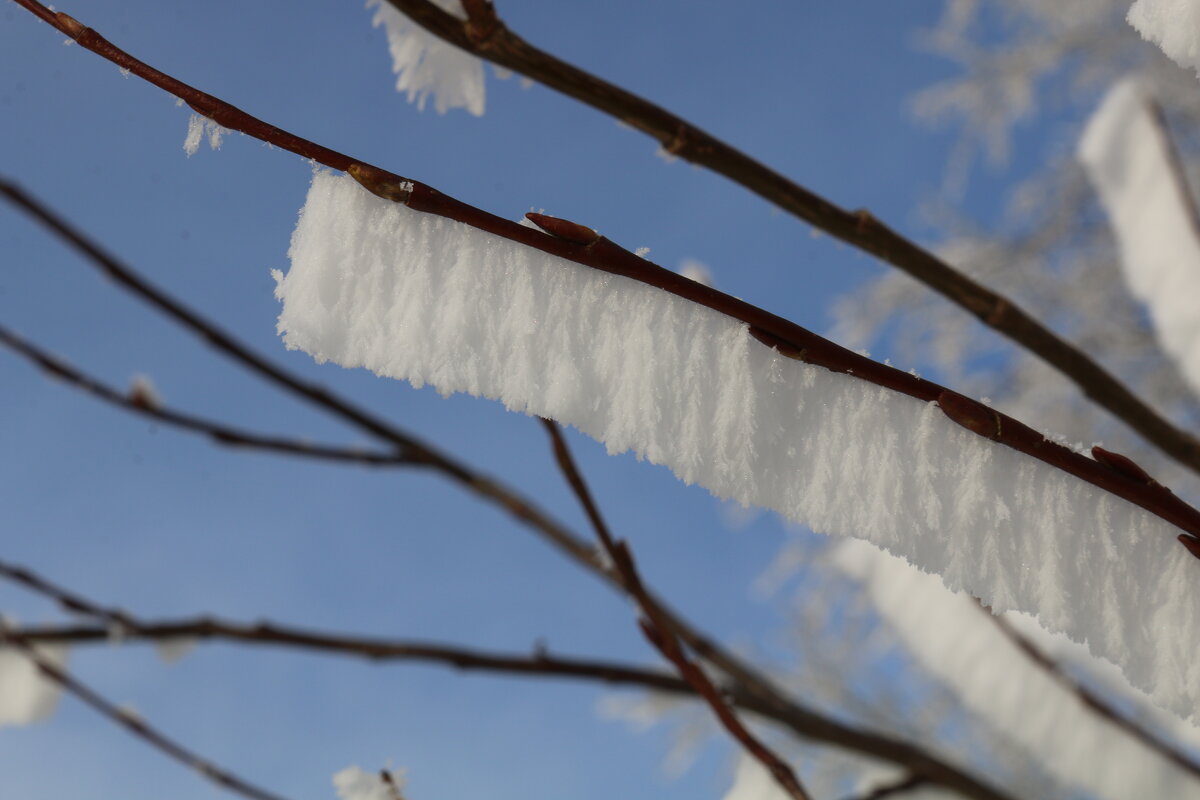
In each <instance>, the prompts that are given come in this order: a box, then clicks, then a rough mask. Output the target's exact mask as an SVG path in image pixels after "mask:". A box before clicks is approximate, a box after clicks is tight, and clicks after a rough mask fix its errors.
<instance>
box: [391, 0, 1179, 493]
mask: <svg viewBox="0 0 1200 800" xmlns="http://www.w3.org/2000/svg"><path fill="white" fill-rule="evenodd" d="M388 2H389V3H391V4H392V5H393V6H395V7H396V9H398V10H399V11H400V12H402V13H404V14H405V15H407V16H408V17H409V18H411V19H412V20H413V21H414V22H416V23H418V24H419V25H421V26H422V27H424V28H425V29H427V30H428V31H429V32H431V33H433V34H435V35H437V36H439V37H441V38H442V39H445V40H446V41H448V42H450V43H451V44H453V45H455V46H457V47H459V48H461V49H463V50H466V51H467V52H469V53H473V54H475V55H477V56H480V57H481V58H486V59H487V60H489V61H491V62H493V63H495V64H498V65H499V66H502V67H504V68H506V69H510V70H513V71H514V72H519V73H520V74H522V75H524V76H526V77H527V78H531V79H533V80H536V81H538V82H539V83H542V84H544V85H546V86H548V87H550V88H551V89H555V90H557V91H559V92H561V93H563V94H565V95H567V96H568V97H572V98H574V99H576V100H579V101H580V102H582V103H585V104H587V105H589V106H591V107H593V108H595V109H597V110H599V111H602V112H604V113H606V114H608V115H609V116H611V117H613V118H615V119H617V120H619V121H621V122H623V123H625V124H627V125H629V126H631V127H633V128H636V129H638V130H640V131H642V132H643V133H645V134H647V135H649V136H651V137H652V138H654V139H656V140H658V142H659V144H661V145H662V147H663V149H664V150H666V151H667V152H668V153H671V154H672V155H675V156H678V157H680V158H683V159H686V160H688V161H691V162H692V163H695V164H699V165H701V166H704V167H707V168H709V169H711V170H712V171H714V172H716V173H717V174H719V175H723V176H725V177H726V178H728V179H730V180H732V181H733V182H734V183H737V184H739V185H741V186H743V187H745V188H746V189H749V190H750V191H752V192H754V193H755V194H757V195H759V196H760V197H762V198H763V199H765V200H767V201H768V202H771V203H773V204H775V205H776V206H778V207H779V208H781V209H783V210H784V211H787V212H789V213H791V214H793V215H794V216H796V217H798V218H800V219H802V220H804V221H806V222H808V223H810V224H812V225H815V226H816V227H818V228H820V229H822V230H824V231H826V232H827V233H829V234H831V235H833V236H835V237H837V238H838V239H841V240H842V241H844V242H847V243H848V244H851V245H853V246H855V247H857V248H859V249H861V250H863V251H865V252H867V253H870V254H871V255H873V256H875V257H876V258H878V259H880V260H881V261H884V262H886V263H888V264H891V265H892V266H894V267H897V268H898V269H901V270H903V271H904V272H906V273H908V274H909V275H911V276H912V277H913V278H916V279H917V280H919V281H921V282H922V283H924V284H925V285H926V286H928V287H929V288H931V289H933V290H934V291H936V292H938V293H939V294H941V295H942V296H943V297H945V298H946V299H947V300H949V301H950V302H952V303H955V304H957V305H958V306H960V307H961V308H963V309H964V310H966V311H967V312H968V313H970V314H971V315H973V316H975V317H976V318H977V319H979V320H980V321H981V322H982V323H983V324H985V325H987V326H988V327H990V328H992V329H993V330H995V331H997V332H999V333H1001V334H1003V335H1005V336H1007V337H1008V338H1009V339H1011V340H1012V341H1014V342H1016V343H1017V344H1018V345H1020V346H1022V347H1024V348H1025V349H1027V350H1029V351H1030V352H1031V353H1033V354H1035V355H1037V356H1039V357H1040V358H1042V359H1043V360H1044V361H1046V362H1047V363H1048V364H1050V365H1051V366H1053V367H1054V368H1055V369H1057V370H1058V371H1059V372H1060V373H1062V374H1063V375H1064V376H1066V377H1067V378H1068V379H1069V380H1071V381H1072V382H1073V383H1074V384H1075V385H1076V386H1077V387H1078V388H1079V389H1080V390H1081V391H1082V392H1083V393H1084V394H1085V395H1086V396H1087V397H1089V398H1091V399H1092V400H1093V401H1095V402H1096V403H1097V404H1098V405H1099V406H1100V407H1102V408H1104V409H1105V410H1106V411H1108V412H1109V413H1110V414H1112V415H1113V416H1115V417H1116V418H1117V419H1119V420H1121V421H1122V422H1124V423H1125V424H1126V425H1128V426H1129V427H1131V428H1133V430H1135V431H1137V432H1138V433H1139V434H1141V435H1142V436H1143V437H1145V439H1146V440H1147V441H1149V442H1151V443H1152V444H1154V445H1155V446H1156V447H1158V448H1159V449H1160V450H1162V451H1163V452H1164V453H1166V454H1167V455H1169V456H1170V457H1171V458H1173V459H1175V460H1176V461H1178V462H1179V463H1181V464H1183V465H1185V466H1187V467H1188V468H1190V469H1192V470H1193V471H1195V472H1198V473H1200V439H1197V438H1196V437H1195V436H1194V435H1192V434H1191V433H1190V432H1188V431H1186V430H1184V429H1183V428H1180V427H1178V426H1176V425H1175V424H1174V423H1172V422H1171V421H1170V420H1168V419H1167V418H1166V417H1164V416H1163V415H1161V414H1159V413H1158V412H1157V411H1156V410H1155V409H1154V408H1152V407H1151V406H1150V405H1149V404H1147V403H1146V402H1145V401H1143V400H1142V399H1141V398H1139V397H1138V396H1137V395H1136V394H1135V393H1134V392H1133V391H1132V390H1130V389H1129V388H1128V387H1127V386H1125V385H1124V384H1122V383H1121V382H1120V381H1119V380H1118V379H1117V378H1116V377H1115V376H1113V375H1112V374H1111V373H1109V372H1108V371H1107V370H1106V369H1105V368H1104V367H1102V366H1101V365H1100V364H1099V363H1097V362H1096V361H1095V360H1093V359H1092V358H1091V357H1090V356H1089V355H1088V354H1087V353H1085V352H1083V351H1082V350H1080V349H1078V348H1077V347H1075V346H1074V345H1072V344H1071V343H1069V342H1067V341H1066V340H1065V339H1062V338H1061V337H1059V336H1058V335H1057V334H1056V333H1054V331H1052V330H1050V328H1048V327H1046V326H1045V325H1043V324H1042V323H1041V322H1039V321H1038V320H1037V319H1035V318H1034V317H1032V316H1031V315H1030V314H1029V313H1028V312H1026V311H1024V310H1023V309H1022V308H1021V307H1020V306H1018V305H1017V304H1016V303H1014V302H1013V301H1012V300H1010V299H1008V298H1006V297H1004V296H1002V295H1000V294H998V293H996V292H994V291H992V290H990V289H988V288H987V287H985V286H983V285H981V284H979V283H977V282H976V281H974V280H972V279H971V278H969V277H967V276H966V275H963V274H962V273H960V272H958V271H957V270H955V269H954V267H952V266H951V265H950V264H948V263H947V262H945V261H943V260H942V259H940V258H938V257H937V256H936V255H934V254H933V253H931V252H930V251H928V250H926V249H924V248H922V247H921V246H920V245H918V244H916V243H915V242H913V241H911V240H910V239H907V238H905V237H904V236H903V235H901V234H899V233H897V232H896V231H894V230H893V229H891V228H890V227H888V226H887V225H886V224H884V223H883V222H882V221H880V220H879V219H878V218H876V217H875V216H874V215H873V214H871V213H870V212H869V211H867V210H865V209H858V210H855V211H847V210H845V209H843V208H840V207H839V206H837V205H836V204H834V203H833V202H831V201H829V200H827V199H826V198H824V197H822V196H820V195H818V194H816V193H814V192H812V191H811V190H809V189H806V188H804V187H803V186H801V185H799V184H798V183H796V182H794V181H792V180H790V179H788V178H787V177H785V176H783V175H781V174H779V173H778V172H775V171H774V170H772V169H771V168H770V167H768V166H766V165H765V164H762V163H761V162H759V161H756V160H754V159H753V158H751V157H750V156H748V155H746V154H745V153H743V152H741V151H740V150H737V149H736V148H734V147H732V146H730V145H728V144H726V143H725V142H723V141H721V140H720V139H718V138H716V137H715V136H713V135H711V134H709V133H708V132H707V131H704V130H703V129H701V128H699V127H697V126H696V125H693V124H692V123H690V122H688V121H687V120H685V119H683V118H681V117H677V116H675V115H674V114H672V113H670V112H669V111H666V110H665V109H663V108H660V107H659V106H657V105H655V104H653V103H651V102H649V101H647V100H645V99H643V98H641V97H639V96H637V95H635V94H633V93H632V92H629V91H627V90H626V89H623V88H621V87H620V86H616V85H614V84H611V83H609V82H608V81H605V80H603V79H602V78H599V77H597V76H595V75H592V74H590V73H588V72H586V71H584V70H582V69H580V68H578V67H576V66H575V65H573V64H570V63H567V62H566V61H563V60H561V59H559V58H557V57H555V56H553V55H551V54H549V53H547V52H545V51H544V50H540V49H538V48H536V47H534V46H533V45H531V44H529V43H528V42H526V41H525V40H524V39H522V38H521V37H520V36H517V35H516V34H515V33H513V32H512V31H510V30H509V29H508V28H507V27H506V26H505V25H504V23H503V22H502V21H500V20H498V19H496V20H495V22H494V24H493V28H492V31H491V32H490V33H489V35H488V36H487V38H486V39H482V40H481V39H480V38H479V37H478V36H476V35H473V34H472V31H474V30H476V27H477V25H476V23H474V22H473V21H469V22H465V23H464V22H463V21H461V20H459V19H458V18H456V17H454V16H453V15H451V14H448V13H446V12H445V11H443V10H442V9H440V8H438V7H437V6H436V5H434V4H433V3H432V2H430V1H429V0H388ZM489 6H490V4H489ZM494 14H495V12H494V10H493V11H492V15H493V18H494Z"/></svg>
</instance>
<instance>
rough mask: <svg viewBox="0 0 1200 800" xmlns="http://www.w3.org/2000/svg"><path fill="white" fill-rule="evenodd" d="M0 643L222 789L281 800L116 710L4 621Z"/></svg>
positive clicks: (257, 799) (0, 625)
mask: <svg viewBox="0 0 1200 800" xmlns="http://www.w3.org/2000/svg"><path fill="white" fill-rule="evenodd" d="M0 642H2V643H3V644H5V645H8V646H10V647H13V648H15V649H17V650H19V651H21V653H22V654H23V655H24V656H25V657H26V658H28V659H29V660H30V661H31V662H33V664H34V666H36V667H37V669H38V671H39V672H40V673H41V674H42V675H43V676H44V677H45V678H46V679H48V680H50V681H53V682H54V683H56V684H58V686H60V687H61V688H62V689H63V690H64V691H67V692H70V693H71V694H73V695H75V696H76V697H78V698H79V699H80V700H82V701H83V702H84V703H86V704H87V705H89V706H91V707H92V708H93V709H94V710H96V711H98V712H99V713H100V714H101V715H103V716H105V717H107V718H108V719H109V720H110V721H112V722H113V723H114V724H116V725H118V726H120V727H122V728H124V729H125V730H127V731H129V732H130V733H131V734H133V735H134V736H136V737H138V738H139V739H141V740H142V741H144V742H145V743H146V744H148V745H150V746H151V747H153V748H155V749H157V750H159V751H160V752H162V753H164V754H165V755H166V756H168V757H169V758H172V759H174V760H175V761H178V762H179V763H181V764H183V765H184V766H186V767H190V768H191V769H194V770H195V771H196V772H199V773H200V774H201V775H203V776H204V777H205V778H207V779H208V780H210V781H212V782H213V783H215V784H217V785H218V786H220V787H221V788H222V789H225V790H227V791H230V792H233V793H234V794H239V795H242V796H243V797H247V798H250V800H283V798H282V797H281V796H280V795H277V794H274V793H272V792H268V791H267V790H266V789H261V788H259V787H257V786H255V785H254V784H252V783H250V782H248V781H246V780H244V779H242V778H239V777H238V776H237V775H235V774H234V773H232V772H230V771H229V770H226V769H223V768H222V767H219V766H217V765H216V764H214V763H213V762H211V761H209V760H207V759H205V758H201V757H200V756H199V755H197V754H196V753H194V752H192V751H191V750H189V749H187V748H186V747H184V746H183V745H181V744H179V743H178V742H176V741H175V740H174V739H171V738H170V737H168V736H167V735H166V734H164V733H162V732H161V731H159V730H157V729H156V728H153V727H151V726H150V725H149V724H148V723H147V722H145V721H144V720H143V719H141V717H138V716H136V715H134V714H132V713H131V712H129V711H126V710H123V709H121V708H118V707H117V706H116V705H114V704H113V703H112V702H110V701H109V700H106V699H105V698H104V697H103V696H102V695H100V694H99V693H98V692H96V691H95V690H94V689H92V688H91V687H89V686H87V685H86V684H84V683H82V682H80V681H79V680H78V679H76V678H74V677H72V676H71V675H70V673H68V672H67V671H66V670H64V669H62V668H61V667H59V666H57V665H55V664H54V663H52V662H51V661H49V660H48V659H47V658H45V657H44V656H42V655H41V654H40V653H38V651H37V649H36V648H34V647H33V645H32V644H31V643H30V642H29V640H27V639H26V638H25V637H24V636H22V635H21V633H20V632H18V631H17V630H15V629H13V628H11V627H9V625H8V623H6V622H4V621H3V620H0Z"/></svg>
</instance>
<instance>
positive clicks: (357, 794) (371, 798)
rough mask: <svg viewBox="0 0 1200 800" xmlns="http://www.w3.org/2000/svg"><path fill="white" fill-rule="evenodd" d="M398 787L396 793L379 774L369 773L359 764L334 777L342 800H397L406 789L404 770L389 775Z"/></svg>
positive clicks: (335, 786)
mask: <svg viewBox="0 0 1200 800" xmlns="http://www.w3.org/2000/svg"><path fill="white" fill-rule="evenodd" d="M388 774H389V775H391V777H392V782H393V783H394V784H395V786H396V792H393V791H392V789H391V787H389V786H388V785H387V784H386V783H384V781H383V779H382V778H381V777H380V776H379V773H378V772H367V771H366V770H364V769H363V768H362V767H359V766H358V765H357V764H356V765H354V766H352V767H346V768H345V769H344V770H342V771H341V772H338V773H337V774H336V775H334V776H333V786H334V788H335V789H336V790H337V795H338V797H340V798H341V800H395V798H396V797H397V796H399V795H398V792H399V790H400V789H403V788H404V770H402V769H400V770H395V771H394V772H390V773H388Z"/></svg>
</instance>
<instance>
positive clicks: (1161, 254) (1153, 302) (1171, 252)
mask: <svg viewBox="0 0 1200 800" xmlns="http://www.w3.org/2000/svg"><path fill="white" fill-rule="evenodd" d="M1079 160H1080V161H1082V162H1083V164H1084V166H1085V167H1086V168H1087V171H1088V175H1089V176H1090V178H1091V180H1092V183H1093V184H1095V186H1096V190H1097V192H1098V193H1099V194H1100V198H1101V200H1102V201H1103V202H1104V206H1105V208H1106V209H1107V210H1108V216H1109V219H1110V220H1111V222H1112V227H1113V231H1114V232H1115V234H1116V237H1117V242H1118V244H1119V245H1120V249H1121V267H1122V270H1123V272H1124V274H1125V279H1126V281H1127V282H1128V284H1129V287H1130V289H1131V290H1132V292H1133V294H1134V296H1136V297H1137V298H1138V299H1139V300H1141V301H1142V302H1144V303H1145V304H1146V305H1147V307H1148V308H1149V309H1150V317H1151V320H1152V321H1153V323H1154V328H1155V331H1156V333H1157V335H1158V338H1159V339H1160V340H1161V342H1162V345H1163V349H1164V350H1165V351H1166V352H1167V354H1168V355H1170V356H1171V357H1172V358H1174V359H1175V361H1176V363H1177V364H1178V365H1179V369H1180V372H1182V373H1183V376H1184V378H1185V379H1186V380H1187V381H1188V382H1189V383H1190V384H1191V386H1192V388H1193V390H1195V391H1196V392H1197V393H1198V394H1200V229H1198V228H1197V224H1198V221H1197V219H1196V218H1195V212H1194V210H1193V207H1192V204H1191V198H1190V195H1189V194H1188V188H1187V186H1186V185H1185V184H1184V182H1183V177H1182V175H1180V173H1179V171H1178V170H1177V169H1176V167H1175V162H1174V158H1173V155H1172V153H1171V150H1170V143H1169V141H1168V140H1167V138H1166V133H1165V131H1164V129H1163V128H1162V127H1161V123H1160V121H1159V120H1158V118H1157V117H1156V115H1155V112H1154V111H1153V110H1152V108H1151V106H1150V105H1149V101H1148V98H1147V97H1146V96H1145V94H1144V93H1143V92H1142V90H1141V88H1140V87H1139V85H1138V83H1137V81H1136V80H1134V79H1128V78H1127V79H1125V80H1123V81H1121V82H1120V83H1118V84H1117V85H1116V86H1114V87H1113V88H1112V89H1111V90H1110V91H1109V93H1108V95H1107V96H1106V97H1105V98H1104V101H1103V102H1102V103H1101V104H1100V107H1099V108H1098V109H1097V110H1096V112H1095V114H1093V115H1092V118H1091V120H1090V121H1089V122H1088V125H1087V129H1086V130H1085V131H1084V135H1083V138H1082V139H1081V140H1080V143H1079Z"/></svg>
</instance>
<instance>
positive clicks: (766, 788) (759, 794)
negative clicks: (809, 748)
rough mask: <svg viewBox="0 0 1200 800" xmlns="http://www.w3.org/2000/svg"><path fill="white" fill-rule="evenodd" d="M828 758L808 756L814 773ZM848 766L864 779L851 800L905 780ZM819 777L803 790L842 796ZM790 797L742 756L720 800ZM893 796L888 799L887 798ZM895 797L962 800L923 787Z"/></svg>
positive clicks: (863, 765) (864, 765) (877, 769)
mask: <svg viewBox="0 0 1200 800" xmlns="http://www.w3.org/2000/svg"><path fill="white" fill-rule="evenodd" d="M829 757H830V755H829V754H827V753H825V754H820V755H817V754H814V755H812V756H810V760H813V761H815V762H816V763H815V764H814V765H813V771H814V772H818V770H819V769H820V766H821V765H820V762H821V761H822V760H823V759H826V758H829ZM851 763H852V765H853V768H854V770H855V772H857V773H858V774H860V775H863V776H864V777H863V778H862V779H861V780H859V781H858V784H859V785H858V786H857V787H856V788H855V789H854V792H853V794H852V796H853V797H859V796H861V797H869V796H870V793H871V792H872V791H874V790H875V789H879V788H881V787H884V786H888V785H890V784H892V783H893V782H895V781H897V780H900V779H902V778H904V777H905V773H904V772H903V771H902V770H897V769H896V768H895V767H891V766H881V765H875V764H869V765H868V762H865V761H864V760H862V759H856V760H855V761H853V762H851ZM821 777H823V776H820V774H819V772H818V777H817V780H809V775H808V774H807V773H806V774H805V781H804V788H805V789H807V790H809V793H810V794H814V795H816V796H821V797H841V796H843V794H844V791H845V787H837V786H835V785H831V784H832V781H826V780H821V779H820V778H821ZM818 793H819V794H818ZM790 796H791V795H789V794H788V793H787V792H785V791H784V790H783V789H782V788H781V787H780V786H779V783H778V782H777V781H776V780H775V778H774V777H773V776H772V775H771V773H769V772H767V770H766V768H765V767H763V765H762V764H760V763H759V762H758V761H757V760H756V759H754V758H752V757H750V756H747V755H742V756H739V757H738V763H737V770H736V772H735V773H734V777H733V785H732V786H730V787H729V789H728V791H726V792H725V796H724V798H723V800H787V798H789V797H790ZM892 796H893V795H888V797H892ZM895 797H896V798H898V800H962V797H963V796H962V795H961V794H959V793H958V792H952V791H950V790H948V789H943V788H941V787H938V786H933V785H929V784H923V785H920V786H916V787H913V788H911V789H905V790H904V791H902V792H897V793H896V794H895Z"/></svg>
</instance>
